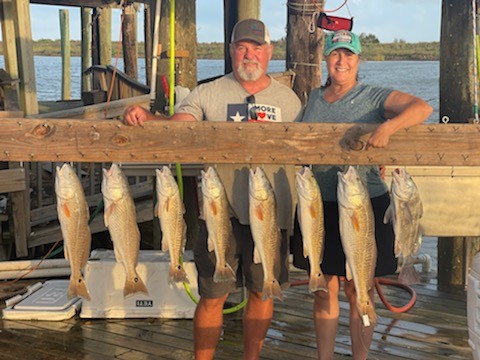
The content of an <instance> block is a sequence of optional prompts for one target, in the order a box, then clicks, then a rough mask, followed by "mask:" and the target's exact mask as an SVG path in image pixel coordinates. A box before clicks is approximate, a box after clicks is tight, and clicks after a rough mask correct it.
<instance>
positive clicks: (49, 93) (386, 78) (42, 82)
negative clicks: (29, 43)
mask: <svg viewBox="0 0 480 360" xmlns="http://www.w3.org/2000/svg"><path fill="white" fill-rule="evenodd" d="M34 62H35V77H36V81H37V96H38V100H40V101H47V100H59V99H60V98H61V84H62V82H61V79H62V59H61V57H59V56H35V57H34ZM70 62H71V97H72V99H80V72H81V59H80V57H72V58H71V61H70ZM112 65H115V66H117V67H118V68H119V69H120V70H123V62H122V60H121V59H119V60H118V62H117V61H116V60H115V59H113V60H112ZM3 67H4V60H3V56H0V68H3ZM439 69H440V63H439V61H363V62H362V63H361V64H360V70H359V80H360V81H361V82H363V83H365V84H371V85H379V86H385V87H389V88H393V89H396V90H400V91H404V92H407V93H410V94H413V95H415V96H418V97H420V98H422V99H424V100H425V101H426V102H428V103H429V104H430V105H431V106H432V107H433V109H434V111H433V113H432V115H431V116H430V118H429V119H428V122H432V123H436V122H438V121H439ZM284 70H285V61H284V60H272V61H271V62H270V66H269V69H268V71H269V72H281V71H284ZM223 73H224V61H223V60H203V59H200V60H198V73H197V74H198V80H203V79H207V78H210V77H213V76H217V75H221V74H223ZM138 74H139V79H138V80H139V81H140V82H142V83H146V81H145V59H143V58H141V59H139V60H138ZM324 79H326V70H325V63H323V64H322V80H324Z"/></svg>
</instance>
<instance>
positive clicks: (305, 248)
mask: <svg viewBox="0 0 480 360" xmlns="http://www.w3.org/2000/svg"><path fill="white" fill-rule="evenodd" d="M307 256H308V248H307V245H305V243H303V257H304V258H306V257H307Z"/></svg>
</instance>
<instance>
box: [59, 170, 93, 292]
mask: <svg viewBox="0 0 480 360" xmlns="http://www.w3.org/2000/svg"><path fill="white" fill-rule="evenodd" d="M55 193H56V196H57V213H58V220H59V222H60V228H61V230H62V236H63V249H64V254H65V259H67V260H68V261H69V262H70V268H71V275H70V285H69V287H68V294H67V295H68V298H69V299H71V298H74V297H75V296H81V297H83V298H84V299H86V300H90V294H89V293H88V289H87V286H86V284H85V280H84V278H83V276H82V269H83V268H84V267H85V264H86V263H87V260H88V256H89V255H90V247H91V239H92V237H91V233H90V227H89V226H88V219H89V209H88V204H87V200H86V199H85V193H84V191H83V187H82V184H81V182H80V179H79V178H78V176H77V174H76V173H75V171H74V170H73V168H72V167H71V166H70V165H69V164H63V165H62V167H58V166H57V170H56V173H55Z"/></svg>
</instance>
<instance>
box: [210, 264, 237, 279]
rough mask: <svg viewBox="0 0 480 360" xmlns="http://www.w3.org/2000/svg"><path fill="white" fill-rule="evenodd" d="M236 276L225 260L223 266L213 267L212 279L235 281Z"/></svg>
mask: <svg viewBox="0 0 480 360" xmlns="http://www.w3.org/2000/svg"><path fill="white" fill-rule="evenodd" d="M236 280H237V277H236V275H235V271H233V269H232V267H231V266H230V264H228V263H227V262H225V264H224V265H223V266H216V267H215V274H213V281H214V282H216V283H218V282H227V281H236Z"/></svg>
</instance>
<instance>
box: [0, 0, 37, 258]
mask: <svg viewBox="0 0 480 360" xmlns="http://www.w3.org/2000/svg"><path fill="white" fill-rule="evenodd" d="M17 16H19V14H17V13H16V4H14V3H13V1H12V0H4V1H2V2H0V22H1V24H2V39H3V49H4V53H3V54H4V59H5V69H6V71H7V72H8V74H9V75H10V77H11V78H12V79H19V63H18V61H17V44H16V41H15V40H16V38H17V35H16V30H15V27H16V26H15V25H16V24H15V19H17V20H18V18H17ZM28 26H29V23H28ZM24 31H27V29H24ZM27 44H28V42H27ZM25 46H27V45H26V42H25V41H24V42H22V44H20V46H19V48H20V49H25ZM27 48H28V46H27ZM32 54H33V50H32ZM25 60H26V61H27V63H28V59H25ZM31 62H32V63H33V55H32V59H31ZM22 66H23V65H22ZM12 87H13V86H12ZM14 89H15V90H13V89H12V90H11V91H15V92H16V96H15V98H16V99H15V101H13V102H5V110H6V111H18V110H19V102H18V100H19V87H18V84H15V85H14ZM9 91H10V90H9ZM35 96H36V95H35ZM22 98H23V103H25V102H26V98H25V96H23V97H22ZM24 111H25V110H24ZM29 111H35V107H33V108H32V107H29ZM36 112H38V110H37V111H36ZM36 112H35V113H36ZM8 165H9V167H10V168H15V167H19V166H20V164H19V163H13V162H11V163H9V164H8ZM25 182H26V184H27V189H28V190H25V191H15V192H12V193H10V194H9V196H10V202H11V206H10V208H11V209H12V212H11V219H10V223H11V227H12V231H11V232H12V233H13V237H14V238H15V255H16V256H17V257H24V256H27V255H28V234H30V192H29V189H30V187H29V186H28V184H29V175H28V171H25Z"/></svg>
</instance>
